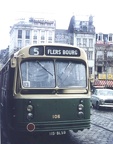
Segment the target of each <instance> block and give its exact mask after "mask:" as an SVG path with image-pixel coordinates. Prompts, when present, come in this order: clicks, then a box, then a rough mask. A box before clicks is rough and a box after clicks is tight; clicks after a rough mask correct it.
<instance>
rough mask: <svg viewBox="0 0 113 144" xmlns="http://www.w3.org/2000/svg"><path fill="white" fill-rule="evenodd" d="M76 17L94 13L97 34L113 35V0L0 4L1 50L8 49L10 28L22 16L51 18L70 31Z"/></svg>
mask: <svg viewBox="0 0 113 144" xmlns="http://www.w3.org/2000/svg"><path fill="white" fill-rule="evenodd" d="M73 14H74V15H75V17H80V18H84V17H87V16H89V15H90V14H91V15H93V16H94V25H95V27H96V32H102V33H113V0H107V1H106V0H4V1H2V2H0V17H1V20H0V40H1V43H0V44H1V45H0V49H4V48H6V47H7V46H8V44H9V30H10V28H9V27H10V26H11V25H13V24H14V22H15V20H16V19H18V18H20V17H23V18H24V17H31V16H34V17H37V18H43V17H45V18H46V17H47V18H52V19H55V20H56V25H57V27H56V28H57V29H67V28H68V25H69V22H70V18H71V16H72V15H73ZM81 20H82V19H81Z"/></svg>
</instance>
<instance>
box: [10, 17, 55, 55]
mask: <svg viewBox="0 0 113 144" xmlns="http://www.w3.org/2000/svg"><path fill="white" fill-rule="evenodd" d="M55 29H56V21H55V20H51V21H50V20H44V19H34V18H29V20H25V19H24V20H20V21H19V22H18V23H16V24H14V25H13V26H12V27H11V30H10V47H9V52H10V54H12V53H14V52H15V51H17V50H19V49H20V48H22V47H24V46H26V45H30V44H37V43H53V42H54V38H55Z"/></svg>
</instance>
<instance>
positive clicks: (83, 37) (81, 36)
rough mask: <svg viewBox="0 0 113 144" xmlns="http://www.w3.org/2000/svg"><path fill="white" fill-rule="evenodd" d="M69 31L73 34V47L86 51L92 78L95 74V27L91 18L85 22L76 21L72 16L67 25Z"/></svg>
mask: <svg viewBox="0 0 113 144" xmlns="http://www.w3.org/2000/svg"><path fill="white" fill-rule="evenodd" d="M69 31H70V32H71V33H74V37H73V41H74V42H73V43H74V45H75V46H78V47H81V48H83V49H84V50H85V51H86V54H87V58H88V64H89V74H90V77H92V78H94V72H95V63H94V59H95V57H94V56H95V38H96V34H95V27H94V25H93V16H89V19H88V20H87V21H81V20H76V17H75V16H72V18H71V20H70V25H69Z"/></svg>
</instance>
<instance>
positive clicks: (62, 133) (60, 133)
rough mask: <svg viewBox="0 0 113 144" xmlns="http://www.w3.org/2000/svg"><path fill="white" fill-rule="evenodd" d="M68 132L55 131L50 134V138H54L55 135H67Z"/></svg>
mask: <svg viewBox="0 0 113 144" xmlns="http://www.w3.org/2000/svg"><path fill="white" fill-rule="evenodd" d="M65 134H66V131H53V132H49V135H50V136H54V135H65Z"/></svg>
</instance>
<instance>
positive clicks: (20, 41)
mask: <svg viewBox="0 0 113 144" xmlns="http://www.w3.org/2000/svg"><path fill="white" fill-rule="evenodd" d="M18 47H19V48H20V47H22V40H18Z"/></svg>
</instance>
